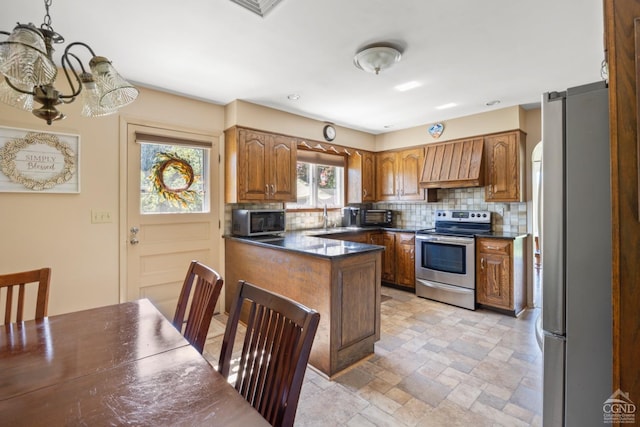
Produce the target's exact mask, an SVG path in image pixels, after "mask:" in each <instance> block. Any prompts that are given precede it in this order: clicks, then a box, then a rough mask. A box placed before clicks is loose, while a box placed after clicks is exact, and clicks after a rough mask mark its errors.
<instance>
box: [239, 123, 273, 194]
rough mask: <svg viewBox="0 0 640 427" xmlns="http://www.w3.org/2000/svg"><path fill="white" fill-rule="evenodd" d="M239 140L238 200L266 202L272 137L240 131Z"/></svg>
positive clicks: (260, 133)
mask: <svg viewBox="0 0 640 427" xmlns="http://www.w3.org/2000/svg"><path fill="white" fill-rule="evenodd" d="M238 140H239V141H238V142H239V147H238V199H239V200H246V201H261V200H264V199H265V197H266V194H267V190H268V182H267V167H268V163H267V162H268V151H269V149H270V146H271V136H270V135H268V134H265V133H262V132H255V131H250V130H245V129H240V131H239V133H238Z"/></svg>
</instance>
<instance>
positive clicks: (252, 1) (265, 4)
mask: <svg viewBox="0 0 640 427" xmlns="http://www.w3.org/2000/svg"><path fill="white" fill-rule="evenodd" d="M231 1H232V2H234V3H237V4H239V5H240V6H242V7H244V8H245V9H249V10H250V11H251V12H253V13H255V14H258V15H260V16H262V17H264V16H265V15H266V14H267V12H269V11H270V10H271V9H273V7H274V6H275V5H277V4H278V3H280V0H231Z"/></svg>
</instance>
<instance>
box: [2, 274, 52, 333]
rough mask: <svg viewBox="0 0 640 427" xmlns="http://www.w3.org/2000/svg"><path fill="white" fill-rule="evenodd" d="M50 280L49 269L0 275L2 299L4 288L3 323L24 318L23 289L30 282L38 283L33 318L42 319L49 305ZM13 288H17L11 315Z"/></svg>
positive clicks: (19, 320) (20, 320)
mask: <svg viewBox="0 0 640 427" xmlns="http://www.w3.org/2000/svg"><path fill="white" fill-rule="evenodd" d="M50 280H51V269H50V268H48V267H47V268H40V269H38V270H29V271H22V272H19V273H9V274H2V275H0V299H2V289H5V290H6V291H5V292H4V294H5V295H4V297H5V298H6V300H5V305H4V323H3V324H5V325H6V324H8V323H12V322H22V321H23V320H24V316H25V311H24V301H25V289H26V286H27V285H30V284H32V283H37V284H38V293H37V299H36V307H35V319H42V318H43V317H45V316H46V315H47V308H48V305H49V282H50ZM14 288H17V289H16V290H17V291H18V298H17V301H15V306H16V310H15V316H13V313H14V311H13V306H14V293H13V291H14Z"/></svg>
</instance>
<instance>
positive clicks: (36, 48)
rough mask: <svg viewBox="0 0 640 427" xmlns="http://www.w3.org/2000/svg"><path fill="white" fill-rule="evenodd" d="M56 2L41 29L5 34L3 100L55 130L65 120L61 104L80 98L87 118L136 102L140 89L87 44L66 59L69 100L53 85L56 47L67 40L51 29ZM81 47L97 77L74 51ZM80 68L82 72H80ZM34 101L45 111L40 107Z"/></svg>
mask: <svg viewBox="0 0 640 427" xmlns="http://www.w3.org/2000/svg"><path fill="white" fill-rule="evenodd" d="M51 3H52V0H44V6H45V9H46V14H45V16H44V23H43V24H42V25H40V28H36V27H35V26H34V25H33V24H31V23H29V24H26V25H25V24H20V23H18V25H17V26H16V27H15V28H14V29H13V31H12V32H11V33H8V32H6V31H0V34H4V35H6V36H8V37H7V39H6V40H4V41H2V42H0V73H2V75H1V76H0V101H1V102H4V103H5V104H9V105H11V106H12V107H16V108H20V109H23V110H26V111H31V112H32V113H33V114H34V115H35V116H36V117H38V118H40V119H43V120H46V122H47V124H49V125H50V124H51V122H53V121H54V120H60V119H64V118H65V115H64V114H62V113H61V112H60V111H58V110H57V108H56V106H57V105H60V104H69V103H71V102H73V101H75V99H76V98H78V97H79V98H80V99H81V100H82V105H83V106H82V113H81V114H82V115H83V116H85V117H98V116H105V115H108V114H113V113H115V112H116V111H117V110H118V109H119V108H121V107H124V106H125V105H127V104H129V103H131V102H133V101H134V100H135V99H136V98H137V96H138V89H136V88H135V87H133V86H132V85H131V84H130V83H129V82H127V81H126V80H125V79H123V78H122V77H121V76H120V74H118V72H117V71H116V70H115V68H113V66H112V65H111V62H110V61H109V60H108V59H107V58H105V57H104V56H96V54H95V53H94V52H93V50H92V49H91V48H90V47H89V46H88V45H86V44H85V43H82V42H74V43H71V44H69V45H68V46H67V48H66V49H65V50H64V54H63V55H62V59H61V63H62V68H63V70H64V73H65V76H66V77H67V82H68V83H69V86H70V88H71V93H70V94H68V95H63V94H62V93H61V92H59V91H58V90H57V89H56V88H55V87H54V86H53V83H54V81H55V79H56V76H57V74H58V68H57V66H56V64H55V63H54V62H53V44H54V43H56V44H57V43H64V38H63V37H62V36H61V35H60V34H58V33H56V32H55V31H54V30H53V28H52V27H51V16H50V15H49V6H51ZM76 47H77V48H80V47H83V48H85V49H87V51H88V52H89V54H90V55H91V59H90V60H89V67H88V68H89V70H90V71H91V72H87V71H86V69H85V66H84V65H83V63H82V61H81V60H80V57H79V56H78V55H76V53H72V52H71V49H72V48H76ZM76 50H77V49H76ZM73 64H76V65H75V67H74V65H73ZM76 67H79V68H80V70H81V72H80V73H78V71H77V70H76ZM34 101H35V102H36V103H37V104H41V105H42V106H41V107H39V108H34Z"/></svg>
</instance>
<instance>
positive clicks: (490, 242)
mask: <svg viewBox="0 0 640 427" xmlns="http://www.w3.org/2000/svg"><path fill="white" fill-rule="evenodd" d="M477 244H478V251H480V252H484V253H490V254H499V255H511V240H505V239H478V241H477Z"/></svg>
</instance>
